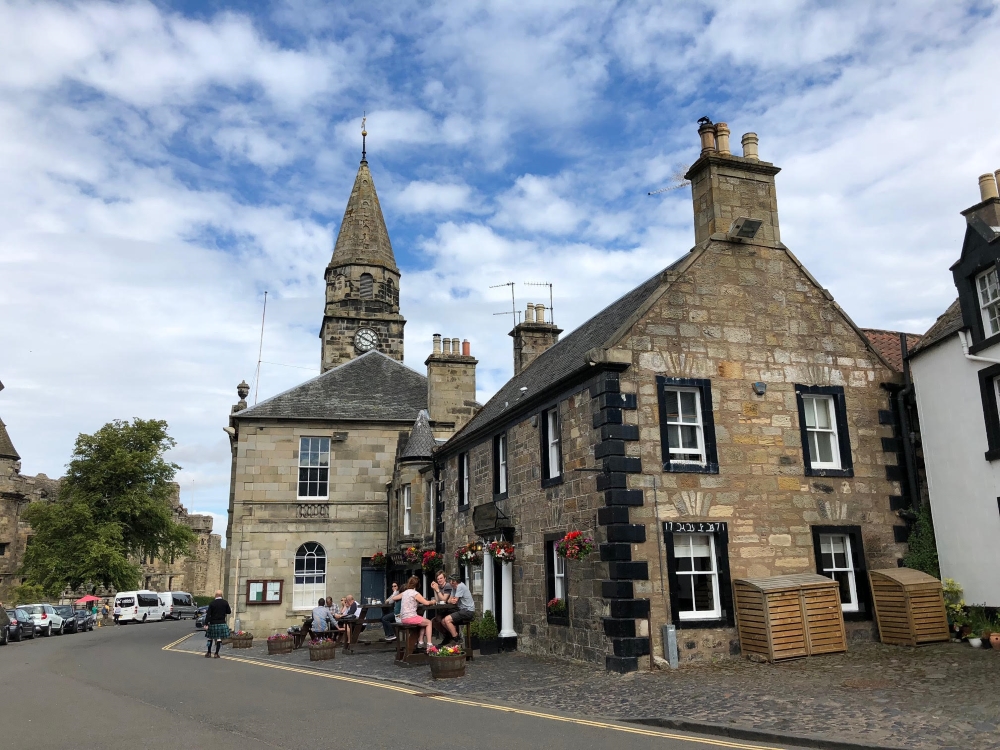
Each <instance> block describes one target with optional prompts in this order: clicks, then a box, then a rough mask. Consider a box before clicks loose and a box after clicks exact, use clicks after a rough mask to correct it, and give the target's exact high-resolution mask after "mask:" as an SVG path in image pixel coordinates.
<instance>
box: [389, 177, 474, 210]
mask: <svg viewBox="0 0 1000 750" xmlns="http://www.w3.org/2000/svg"><path fill="white" fill-rule="evenodd" d="M393 201H394V205H395V207H396V208H397V209H398V210H400V211H402V212H403V213H411V214H423V213H430V214H447V213H454V212H455V211H464V210H467V209H469V208H471V207H472V203H473V197H472V189H471V188H470V187H469V186H468V185H464V184H457V183H442V182H426V181H424V180H414V181H413V182H410V183H409V184H408V185H407V186H406V187H404V188H403V189H402V190H400V191H399V192H398V193H397V194H396V195H395V197H394V199H393Z"/></svg>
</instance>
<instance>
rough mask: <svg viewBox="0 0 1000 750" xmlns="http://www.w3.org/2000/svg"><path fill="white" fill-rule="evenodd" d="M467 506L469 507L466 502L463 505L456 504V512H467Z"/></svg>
mask: <svg viewBox="0 0 1000 750" xmlns="http://www.w3.org/2000/svg"><path fill="white" fill-rule="evenodd" d="M469 508H470V505H469V503H466V504H465V505H459V506H458V512H459V513H465V512H467V511H468V510H469Z"/></svg>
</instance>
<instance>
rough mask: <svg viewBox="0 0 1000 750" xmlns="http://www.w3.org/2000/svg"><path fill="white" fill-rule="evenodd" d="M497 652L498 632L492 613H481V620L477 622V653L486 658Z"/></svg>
mask: <svg viewBox="0 0 1000 750" xmlns="http://www.w3.org/2000/svg"><path fill="white" fill-rule="evenodd" d="M499 650H500V631H499V629H497V621H496V619H495V618H494V617H493V611H492V610H489V609H488V610H486V611H485V612H483V619H482V620H480V621H479V653H480V654H482V655H484V656H486V655H489V654H495V653H497V652H498V651H499Z"/></svg>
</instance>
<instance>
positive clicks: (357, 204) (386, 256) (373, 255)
mask: <svg viewBox="0 0 1000 750" xmlns="http://www.w3.org/2000/svg"><path fill="white" fill-rule="evenodd" d="M348 265H367V266H381V267H383V268H387V269H389V270H391V271H394V272H396V273H399V269H398V268H397V267H396V257H395V256H394V255H393V253H392V243H391V242H389V232H388V230H387V229H386V228H385V219H384V218H383V217H382V207H381V206H380V205H379V202H378V195H377V194H376V192H375V183H374V182H373V181H372V173H371V172H370V171H369V170H368V160H367V159H362V160H361V166H359V167H358V175H357V177H355V178H354V189H353V190H351V197H350V198H348V200H347V209H346V210H345V211H344V220H343V221H342V222H341V223H340V234H338V235H337V244H336V245H334V248H333V258H332V259H331V260H330V266H329V267H330V268H339V267H341V266H348Z"/></svg>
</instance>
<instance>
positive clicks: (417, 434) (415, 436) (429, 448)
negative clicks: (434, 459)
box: [399, 409, 438, 458]
mask: <svg viewBox="0 0 1000 750" xmlns="http://www.w3.org/2000/svg"><path fill="white" fill-rule="evenodd" d="M437 445H438V443H437V440H435V439H434V433H433V432H431V422H430V417H429V416H428V414H427V410H426V409H421V410H420V414H418V415H417V421H416V422H414V423H413V429H412V430H410V437H409V439H408V440H407V441H406V447H405V448H403V452H402V453H401V454H400V456H399V457H400V458H430V457H431V455H432V454H433V453H434V449H435V448H436V447H437Z"/></svg>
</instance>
